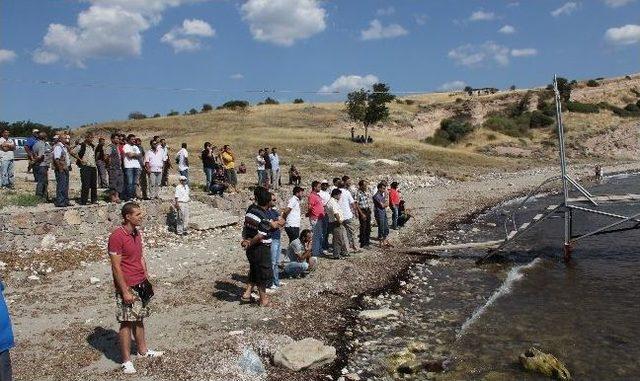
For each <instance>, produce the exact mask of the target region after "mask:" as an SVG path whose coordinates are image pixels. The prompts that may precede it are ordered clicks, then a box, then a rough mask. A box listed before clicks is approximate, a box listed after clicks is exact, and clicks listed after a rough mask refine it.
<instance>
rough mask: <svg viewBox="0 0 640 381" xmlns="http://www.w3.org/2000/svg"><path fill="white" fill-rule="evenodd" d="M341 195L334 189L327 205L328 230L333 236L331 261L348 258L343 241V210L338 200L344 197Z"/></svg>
mask: <svg viewBox="0 0 640 381" xmlns="http://www.w3.org/2000/svg"><path fill="white" fill-rule="evenodd" d="M343 193H344V192H343V191H342V190H340V189H334V190H333V191H332V192H331V199H330V200H329V202H328V203H327V215H328V216H329V224H330V226H331V227H330V229H331V231H332V234H333V259H340V258H342V257H348V256H349V252H348V249H347V243H346V241H345V238H346V232H345V231H344V220H343V214H342V212H343V209H342V207H341V206H340V202H339V200H340V198H342V197H344V194H343Z"/></svg>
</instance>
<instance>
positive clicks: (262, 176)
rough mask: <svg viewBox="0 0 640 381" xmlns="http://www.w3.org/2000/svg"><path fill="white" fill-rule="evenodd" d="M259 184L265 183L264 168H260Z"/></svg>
mask: <svg viewBox="0 0 640 381" xmlns="http://www.w3.org/2000/svg"><path fill="white" fill-rule="evenodd" d="M258 185H260V186H263V185H264V169H258Z"/></svg>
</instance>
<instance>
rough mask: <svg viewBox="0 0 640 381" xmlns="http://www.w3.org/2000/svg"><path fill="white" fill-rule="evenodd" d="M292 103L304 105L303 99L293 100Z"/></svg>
mask: <svg viewBox="0 0 640 381" xmlns="http://www.w3.org/2000/svg"><path fill="white" fill-rule="evenodd" d="M293 103H295V104H299V103H304V99H302V98H296V99H294V100H293Z"/></svg>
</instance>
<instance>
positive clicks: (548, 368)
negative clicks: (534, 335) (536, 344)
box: [520, 347, 571, 381]
mask: <svg viewBox="0 0 640 381" xmlns="http://www.w3.org/2000/svg"><path fill="white" fill-rule="evenodd" d="M520 364H522V366H523V367H524V369H526V370H528V371H530V372H536V373H540V374H544V375H545V376H547V377H553V378H556V379H558V380H562V381H565V380H571V374H570V373H569V370H568V369H567V367H566V366H565V365H564V364H563V363H561V362H560V360H558V359H557V358H556V357H555V356H554V355H552V354H549V353H544V352H542V351H540V350H538V349H536V348H533V347H531V348H529V350H528V351H526V352H524V353H522V354H521V355H520Z"/></svg>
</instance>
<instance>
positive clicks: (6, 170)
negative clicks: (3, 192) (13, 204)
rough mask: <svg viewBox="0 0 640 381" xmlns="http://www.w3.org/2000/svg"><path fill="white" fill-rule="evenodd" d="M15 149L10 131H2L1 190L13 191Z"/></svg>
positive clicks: (0, 149) (0, 143)
mask: <svg viewBox="0 0 640 381" xmlns="http://www.w3.org/2000/svg"><path fill="white" fill-rule="evenodd" d="M15 149H16V143H15V142H14V141H13V139H10V138H9V130H4V131H2V136H0V188H9V189H13V186H14V175H13V171H14V165H13V161H14V153H13V151H14V150H15Z"/></svg>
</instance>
